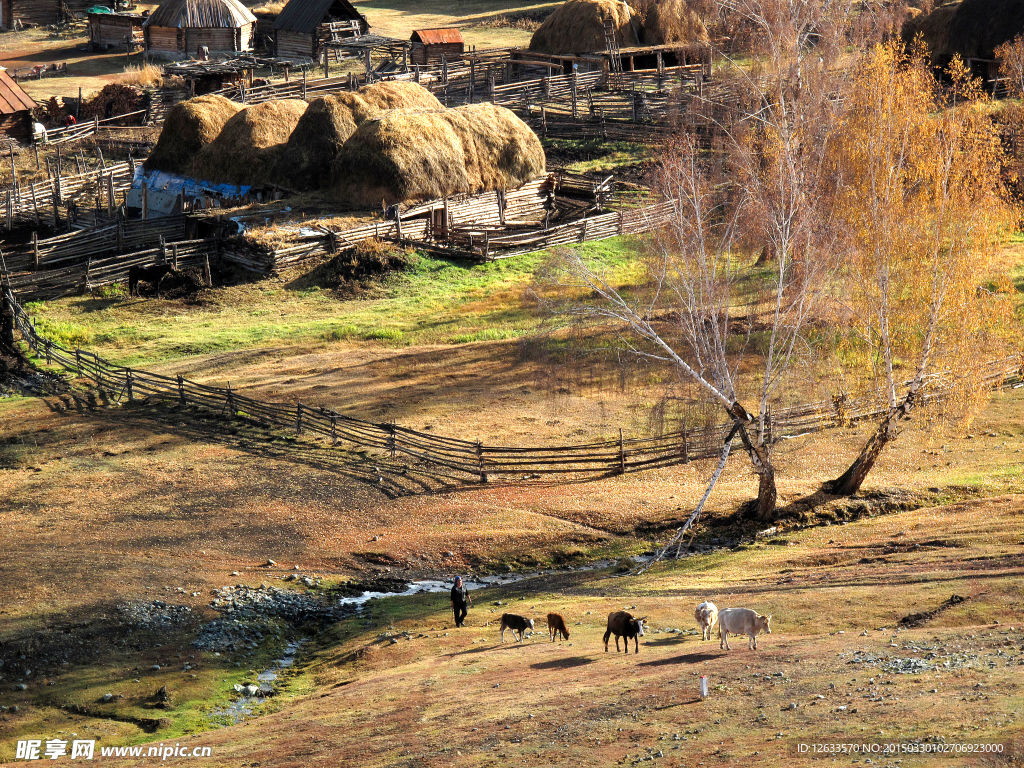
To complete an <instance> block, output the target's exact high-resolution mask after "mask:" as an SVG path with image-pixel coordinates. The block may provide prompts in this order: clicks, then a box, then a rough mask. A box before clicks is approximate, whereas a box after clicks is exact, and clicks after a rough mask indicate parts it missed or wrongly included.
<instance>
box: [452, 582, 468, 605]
mask: <svg viewBox="0 0 1024 768" xmlns="http://www.w3.org/2000/svg"><path fill="white" fill-rule="evenodd" d="M468 601H469V589H468V588H467V587H466V585H465V584H463V585H462V586H461V587H458V586H455V587H452V602H453V603H455V604H456V605H465V604H466V603H467V602H468Z"/></svg>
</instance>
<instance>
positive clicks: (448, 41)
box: [409, 28, 466, 64]
mask: <svg viewBox="0 0 1024 768" xmlns="http://www.w3.org/2000/svg"><path fill="white" fill-rule="evenodd" d="M409 39H410V40H411V41H412V43H413V46H412V50H411V51H410V54H409V55H410V60H411V61H412V63H413V64H427V63H428V62H440V61H441V57H442V56H443V57H444V58H445V59H447V60H448V61H453V60H455V59H457V58H458V57H459V56H461V55H462V53H463V52H464V51H465V50H466V43H465V41H464V40H463V39H462V33H461V32H460V31H459V30H457V29H455V28H445V29H417V30H416V31H415V32H413V33H412V37H410V38H409Z"/></svg>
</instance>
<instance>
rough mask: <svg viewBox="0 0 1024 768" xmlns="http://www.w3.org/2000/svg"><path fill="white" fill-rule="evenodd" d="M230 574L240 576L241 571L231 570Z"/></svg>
mask: <svg viewBox="0 0 1024 768" xmlns="http://www.w3.org/2000/svg"><path fill="white" fill-rule="evenodd" d="M231 575H232V576H241V575H242V574H241V573H239V572H238V571H232V572H231Z"/></svg>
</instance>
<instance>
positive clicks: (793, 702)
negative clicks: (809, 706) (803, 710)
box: [789, 701, 796, 709]
mask: <svg viewBox="0 0 1024 768" xmlns="http://www.w3.org/2000/svg"><path fill="white" fill-rule="evenodd" d="M789 708H790V709H796V702H795V701H791V702H789Z"/></svg>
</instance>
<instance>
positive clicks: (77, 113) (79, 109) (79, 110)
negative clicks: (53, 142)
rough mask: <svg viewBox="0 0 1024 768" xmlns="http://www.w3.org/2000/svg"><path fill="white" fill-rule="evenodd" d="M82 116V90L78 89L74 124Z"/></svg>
mask: <svg viewBox="0 0 1024 768" xmlns="http://www.w3.org/2000/svg"><path fill="white" fill-rule="evenodd" d="M81 116H82V88H81V86H79V88H78V103H77V104H75V122H77V121H78V118H80V117H81Z"/></svg>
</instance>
